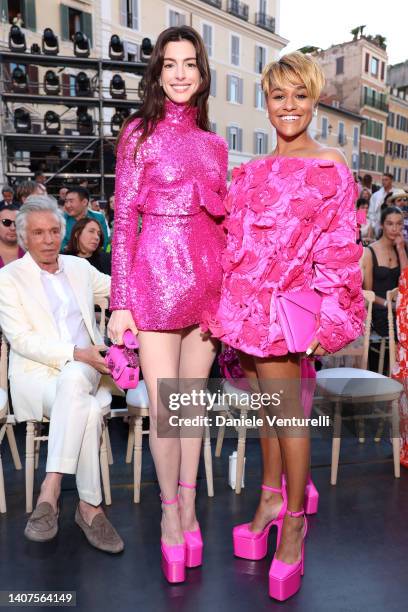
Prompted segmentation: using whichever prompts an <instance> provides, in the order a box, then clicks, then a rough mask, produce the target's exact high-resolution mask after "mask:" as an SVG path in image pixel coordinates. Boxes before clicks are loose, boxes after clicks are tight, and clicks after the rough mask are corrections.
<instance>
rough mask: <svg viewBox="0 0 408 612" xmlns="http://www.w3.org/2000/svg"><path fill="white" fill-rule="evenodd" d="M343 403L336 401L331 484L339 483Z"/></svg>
mask: <svg viewBox="0 0 408 612" xmlns="http://www.w3.org/2000/svg"><path fill="white" fill-rule="evenodd" d="M340 436H341V405H340V402H336V406H335V412H334V422H333V441H332V462H331V475H330V484H332V485H335V484H337V472H338V469H339V458H340V444H341V437H340Z"/></svg>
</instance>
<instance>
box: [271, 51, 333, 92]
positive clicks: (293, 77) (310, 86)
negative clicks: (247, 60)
mask: <svg viewBox="0 0 408 612" xmlns="http://www.w3.org/2000/svg"><path fill="white" fill-rule="evenodd" d="M295 81H301V82H302V83H304V85H305V87H306V91H307V93H308V95H309V96H310V97H311V98H312V99H313V100H314V102H317V100H318V99H319V97H320V94H321V92H322V89H323V87H324V83H325V78H324V74H323V71H322V69H321V68H320V66H319V64H318V63H317V61H316V60H315V59H314V58H313V57H311V56H310V55H305V54H304V53H301V52H300V51H294V52H293V53H288V54H287V55H283V56H282V57H281V58H280V59H279V60H277V61H275V62H270V64H268V65H267V66H265V68H264V70H263V72H262V80H261V84H262V89H263V91H264V94H265V96H266V97H268V95H269V94H270V92H271V91H272V89H274V88H275V87H279V88H282V87H284V86H285V85H287V84H288V83H291V84H293V83H294V82H295Z"/></svg>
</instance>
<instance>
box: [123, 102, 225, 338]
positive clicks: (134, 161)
mask: <svg viewBox="0 0 408 612" xmlns="http://www.w3.org/2000/svg"><path fill="white" fill-rule="evenodd" d="M196 117H197V109H196V108H193V107H190V106H187V105H180V104H175V103H174V102H171V101H170V100H167V101H166V107H165V118H164V119H163V120H162V121H160V122H159V123H158V124H157V126H156V128H155V130H154V132H153V134H152V135H151V136H149V138H148V139H147V140H146V141H145V142H144V143H142V145H141V146H140V147H139V149H138V153H137V156H136V158H135V155H134V154H135V149H136V144H137V140H138V138H139V137H140V134H141V129H139V128H138V121H139V120H138V119H136V120H135V121H133V122H131V123H130V124H129V125H128V126H126V128H125V130H124V132H123V134H122V137H121V140H120V142H119V146H118V155H117V163H116V184H115V224H114V237H113V246H112V294H111V308H112V309H113V310H118V309H127V310H130V311H131V312H132V314H133V317H134V319H135V322H136V324H137V326H138V327H139V329H142V330H173V329H181V328H184V327H188V326H190V325H193V324H196V323H200V322H201V321H202V315H203V312H205V313H208V312H214V311H215V310H216V308H217V306H218V302H219V298H220V286H221V280H222V267H221V252H222V250H223V248H224V246H225V243H224V233H223V230H222V227H221V222H222V219H223V216H224V205H223V198H224V196H225V193H226V173H227V158H228V149H227V144H226V142H225V140H224V139H222V138H220V137H219V136H217V135H216V134H213V133H212V132H205V131H204V130H202V129H200V128H199V127H198V126H197V122H196ZM138 214H141V215H142V229H141V232H140V233H139V234H138V230H137V228H138Z"/></svg>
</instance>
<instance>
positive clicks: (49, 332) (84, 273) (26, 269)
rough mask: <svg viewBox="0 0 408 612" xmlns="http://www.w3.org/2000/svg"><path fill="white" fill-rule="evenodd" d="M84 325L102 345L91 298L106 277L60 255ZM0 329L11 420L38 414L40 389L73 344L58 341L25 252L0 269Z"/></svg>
mask: <svg viewBox="0 0 408 612" xmlns="http://www.w3.org/2000/svg"><path fill="white" fill-rule="evenodd" d="M59 257H60V258H62V259H63V265H64V272H65V274H66V276H67V278H68V280H69V283H70V284H71V287H72V290H73V292H74V295H75V297H76V299H77V302H78V306H79V308H80V310H81V313H82V316H83V319H84V322H85V325H86V328H87V330H88V332H89V335H90V337H91V340H92V342H93V343H94V344H102V343H103V339H102V337H101V335H100V333H99V330H98V327H97V324H96V320H95V308H94V300H95V298H97V297H108V296H109V293H110V276H108V275H106V274H102V273H101V272H99V271H98V270H97V269H96V268H94V267H93V266H91V265H90V264H89V263H88V262H87V261H86V259H82V258H81V257H73V256H71V255H60V256H59ZM0 328H1V329H2V331H3V333H4V334H5V336H6V338H7V340H8V341H9V343H10V361H9V378H10V384H11V392H12V398H13V407H14V412H15V415H16V418H17V420H19V421H24V420H27V419H32V418H35V419H38V420H40V419H41V418H42V414H43V402H42V388H43V387H44V384H45V383H46V381H47V378H52V377H55V376H58V374H59V372H60V371H61V370H62V368H63V367H64V365H65V364H66V363H67V362H68V361H71V360H72V359H73V352H74V345H73V344H71V343H67V342H62V341H61V340H60V337H59V333H58V329H57V326H56V323H55V319H54V317H53V315H52V312H51V308H50V305H49V302H48V300H47V296H46V294H45V291H44V288H43V285H42V281H41V269H40V268H39V267H38V266H37V264H36V263H35V262H34V260H33V258H32V257H31V255H30V254H29V253H26V254H25V255H24V257H22V258H21V259H17V260H16V261H13V262H12V263H9V264H8V265H7V266H4V268H2V269H1V270H0Z"/></svg>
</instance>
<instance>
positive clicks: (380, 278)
mask: <svg viewBox="0 0 408 612" xmlns="http://www.w3.org/2000/svg"><path fill="white" fill-rule="evenodd" d="M368 248H369V250H370V251H371V255H372V258H373V291H374V293H375V295H378V296H379V297H382V298H383V299H384V300H385V299H386V296H387V291H390V290H391V289H395V287H398V281H399V277H400V274H401V265H400V262H399V257H398V251H396V252H397V257H398V266H396V267H395V268H388V267H387V266H379V265H378V259H377V255H376V254H375V251H374V249H373V248H372V247H370V246H369V247H368ZM372 326H373V328H374V330H375V331H376V332H377V334H378V335H379V336H383V337H384V336H388V314H387V308H384V306H380V304H373V322H372Z"/></svg>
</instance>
